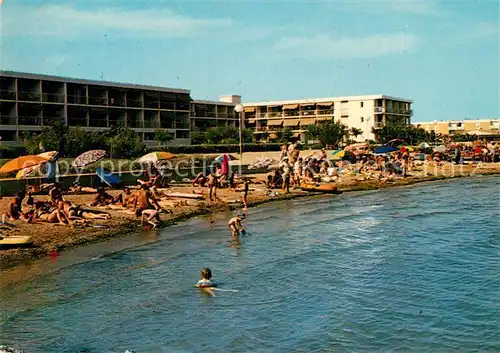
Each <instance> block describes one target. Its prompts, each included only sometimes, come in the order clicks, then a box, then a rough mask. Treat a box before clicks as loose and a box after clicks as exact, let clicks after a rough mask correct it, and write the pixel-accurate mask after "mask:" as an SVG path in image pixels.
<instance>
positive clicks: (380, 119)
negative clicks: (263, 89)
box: [243, 95, 413, 141]
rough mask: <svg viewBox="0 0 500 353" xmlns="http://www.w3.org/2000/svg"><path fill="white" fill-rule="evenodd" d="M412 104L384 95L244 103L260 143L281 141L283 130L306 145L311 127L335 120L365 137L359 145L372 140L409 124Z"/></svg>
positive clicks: (359, 139)
mask: <svg viewBox="0 0 500 353" xmlns="http://www.w3.org/2000/svg"><path fill="white" fill-rule="evenodd" d="M411 104H412V101H411V100H409V99H403V98H396V97H391V96H385V95H369V96H349V97H329V98H316V99H300V100H286V101H267V102H256V103H243V106H244V113H243V114H244V121H245V125H246V127H250V128H253V129H254V130H255V132H254V133H255V134H256V137H257V140H273V139H276V138H278V136H279V132H280V131H282V130H283V129H284V128H289V129H291V130H292V133H293V137H294V138H297V139H300V140H301V141H305V140H306V138H307V136H306V132H307V129H308V126H309V125H313V124H317V123H318V122H321V121H325V120H334V121H337V122H341V123H342V124H344V125H346V126H347V127H348V128H349V129H351V128H357V129H360V130H361V131H362V133H361V134H360V135H359V136H357V137H356V140H358V141H365V140H373V139H374V134H373V132H372V129H373V128H374V129H379V128H382V127H383V126H386V125H391V124H410V120H411V116H412V115H413V112H412V110H411Z"/></svg>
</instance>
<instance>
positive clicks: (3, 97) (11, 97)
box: [0, 90, 16, 101]
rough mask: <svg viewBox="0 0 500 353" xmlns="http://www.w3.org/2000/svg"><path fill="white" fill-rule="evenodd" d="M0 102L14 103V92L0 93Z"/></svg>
mask: <svg viewBox="0 0 500 353" xmlns="http://www.w3.org/2000/svg"><path fill="white" fill-rule="evenodd" d="M0 100H6V101H15V100H16V91H5V90H4V91H0Z"/></svg>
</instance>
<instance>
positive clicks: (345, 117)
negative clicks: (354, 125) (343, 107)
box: [341, 115, 349, 119]
mask: <svg viewBox="0 0 500 353" xmlns="http://www.w3.org/2000/svg"><path fill="white" fill-rule="evenodd" d="M341 118H342V119H348V118H349V115H342V116H341Z"/></svg>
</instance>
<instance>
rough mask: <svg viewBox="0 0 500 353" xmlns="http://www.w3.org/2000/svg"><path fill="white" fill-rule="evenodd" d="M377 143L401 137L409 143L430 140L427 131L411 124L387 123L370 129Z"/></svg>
mask: <svg viewBox="0 0 500 353" xmlns="http://www.w3.org/2000/svg"><path fill="white" fill-rule="evenodd" d="M372 132H373V134H374V135H375V139H376V140H377V142H378V143H384V144H385V143H387V142H389V141H390V140H394V139H402V140H404V141H405V142H406V143H408V144H410V145H416V144H418V143H420V142H428V141H432V140H433V139H432V136H431V134H430V133H429V132H427V131H425V130H424V129H422V128H418V127H415V126H413V125H387V126H384V127H383V128H381V129H372Z"/></svg>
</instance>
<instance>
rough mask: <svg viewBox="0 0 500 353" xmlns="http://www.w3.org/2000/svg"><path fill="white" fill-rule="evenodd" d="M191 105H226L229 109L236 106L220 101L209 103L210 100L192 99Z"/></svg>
mask: <svg viewBox="0 0 500 353" xmlns="http://www.w3.org/2000/svg"><path fill="white" fill-rule="evenodd" d="M191 103H197V104H213V105H228V106H231V107H234V106H236V105H237V104H235V103H229V102H221V101H211V100H204V99H193V100H192V101H191Z"/></svg>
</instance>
